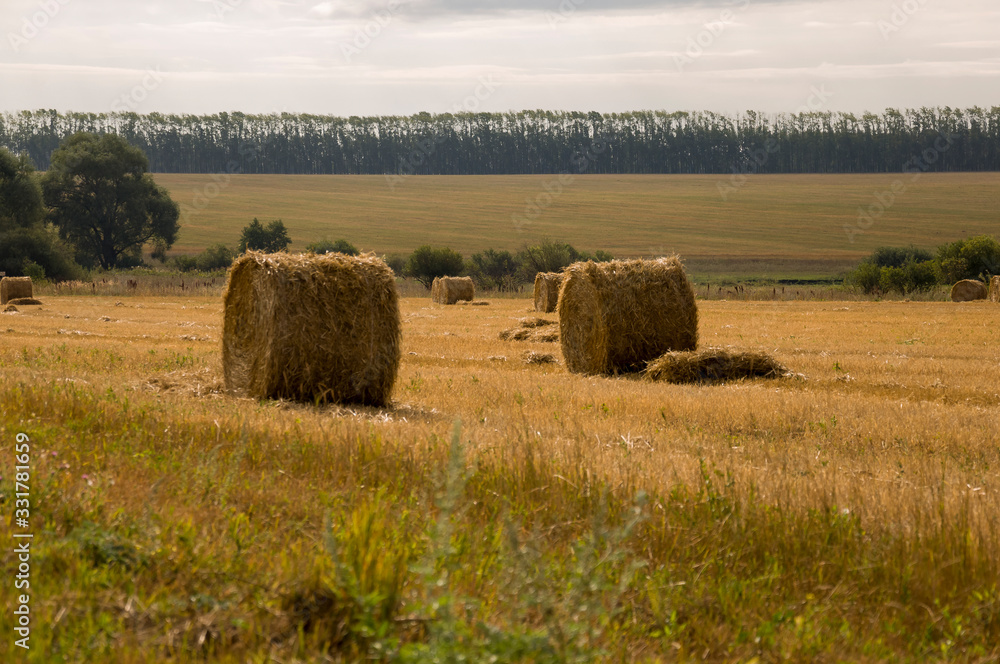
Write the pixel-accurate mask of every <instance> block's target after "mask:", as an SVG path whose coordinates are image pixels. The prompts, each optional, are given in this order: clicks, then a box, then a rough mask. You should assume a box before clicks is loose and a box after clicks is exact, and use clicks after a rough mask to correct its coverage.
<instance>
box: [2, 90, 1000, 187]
mask: <svg viewBox="0 0 1000 664" xmlns="http://www.w3.org/2000/svg"><path fill="white" fill-rule="evenodd" d="M77 132H92V133H98V134H115V135H118V136H120V137H122V138H124V139H125V140H126V141H127V142H128V143H129V144H131V145H133V146H135V147H137V148H139V149H140V150H141V151H142V152H144V153H145V154H146V155H147V157H148V158H149V163H150V170H151V171H153V172H162V173H248V174H277V173H282V174H368V175H372V174H374V175H387V176H397V177H404V176H407V175H413V174H421V175H430V174H440V175H457V174H483V175H491V174H541V173H561V172H567V171H572V172H583V170H585V172H587V173H607V174H630V173H636V174H642V173H664V174H707V173H712V174H719V173H745V174H750V173H885V172H901V171H905V170H906V169H907V168H908V167H909V165H910V164H913V163H914V160H919V163H920V168H921V169H922V170H926V171H934V172H954V171H996V170H1000V106H994V107H992V108H989V109H984V108H979V107H973V108H968V109H957V108H955V109H953V108H949V107H945V108H920V109H906V110H897V109H887V110H885V111H884V112H882V113H870V112H865V113H860V114H855V113H844V112H806V113H797V114H787V113H786V114H765V113H759V112H755V111H747V112H746V113H742V114H739V115H735V116H732V115H725V114H719V113H712V112H705V111H698V112H666V111H636V112H629V113H603V114H602V113H596V112H589V113H586V112H563V111H520V112H507V113H457V114H452V113H443V114H430V113H418V114H416V115H411V116H371V117H356V116H352V117H337V116H330V115H311V114H289V113H282V114H269V115H253V114H246V113H238V112H234V113H218V114H214V115H167V114H161V113H150V114H143V115H140V114H137V113H130V112H129V113H117V112H116V113H96V114H95V113H76V112H70V113H60V112H57V111H54V110H38V111H21V112H8V113H3V114H0V146H3V147H6V148H8V149H9V150H10V151H11V152H13V153H15V154H26V155H27V156H28V158H29V159H30V160H31V162H32V163H33V164H34V165H35V166H36V167H38V168H39V169H41V170H47V169H48V168H49V164H50V159H51V155H52V153H53V151H54V150H55V149H56V148H57V147H58V146H59V145H60V143H61V142H62V141H64V140H65V139H66V138H67V137H69V136H72V135H73V134H75V133H77ZM595 145H596V146H597V149H594V148H595ZM588 152H590V153H596V154H598V155H599V157H598V158H596V159H587V160H581V159H580V155H581V154H584V153H588ZM928 155H930V156H929V157H928Z"/></svg>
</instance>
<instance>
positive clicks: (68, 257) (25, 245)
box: [0, 224, 83, 281]
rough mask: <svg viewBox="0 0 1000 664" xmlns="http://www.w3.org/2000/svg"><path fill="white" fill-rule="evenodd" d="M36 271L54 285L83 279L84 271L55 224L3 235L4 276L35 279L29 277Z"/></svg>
mask: <svg viewBox="0 0 1000 664" xmlns="http://www.w3.org/2000/svg"><path fill="white" fill-rule="evenodd" d="M32 266H37V268H34V267H32ZM32 269H40V270H41V274H43V275H44V276H45V278H47V279H50V280H52V281H65V280H70V279H82V278H83V269H82V268H81V267H80V265H78V264H77V263H76V261H74V260H73V249H72V247H70V246H69V245H68V244H67V243H66V242H65V241H64V240H62V239H60V238H59V232H58V231H57V230H56V228H55V227H54V226H52V225H51V224H39V225H36V226H32V227H29V228H19V229H15V230H12V231H10V232H7V233H2V234H0V272H6V273H7V275H8V276H11V277H17V276H32V275H30V274H28V271H29V270H32Z"/></svg>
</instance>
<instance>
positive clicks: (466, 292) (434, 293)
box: [431, 277, 476, 304]
mask: <svg viewBox="0 0 1000 664" xmlns="http://www.w3.org/2000/svg"><path fill="white" fill-rule="evenodd" d="M474 299H476V285H475V284H474V283H472V278H471V277H438V278H437V279H435V280H434V281H433V282H432V283H431V301H432V302H437V303H438V304H455V303H456V302H458V301H459V300H466V301H468V302H472V301H473V300H474Z"/></svg>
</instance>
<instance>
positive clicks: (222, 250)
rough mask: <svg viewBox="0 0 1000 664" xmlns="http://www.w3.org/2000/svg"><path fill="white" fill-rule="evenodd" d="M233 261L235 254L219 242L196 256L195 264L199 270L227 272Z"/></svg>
mask: <svg viewBox="0 0 1000 664" xmlns="http://www.w3.org/2000/svg"><path fill="white" fill-rule="evenodd" d="M235 259H236V253H235V252H234V251H233V250H232V249H230V248H229V247H227V246H226V245H224V244H222V243H221V242H220V243H219V244H213V245H212V246H211V247H209V248H208V249H206V250H205V251H203V252H201V253H200V254H198V260H197V261H196V262H197V265H198V269H199V270H201V271H203V272H212V271H214V270H228V269H229V266H230V265H232V264H233V261H234V260H235Z"/></svg>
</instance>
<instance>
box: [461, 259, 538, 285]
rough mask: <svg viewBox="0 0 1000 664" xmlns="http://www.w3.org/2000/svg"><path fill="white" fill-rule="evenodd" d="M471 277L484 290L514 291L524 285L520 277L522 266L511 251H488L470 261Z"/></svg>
mask: <svg viewBox="0 0 1000 664" xmlns="http://www.w3.org/2000/svg"><path fill="white" fill-rule="evenodd" d="M469 263H470V264H469V266H468V270H469V276H471V277H472V278H473V280H474V281H475V282H476V285H477V286H478V287H479V288H482V289H483V290H498V291H514V290H517V288H518V286H520V284H522V283H524V282H523V280H522V279H521V278H519V277H518V273H519V272H521V270H520V268H521V264H520V263H519V262H518V260H517V258H515V257H514V255H513V254H511V253H510V252H509V251H496V250H494V249H487V250H486V251H483V252H481V253H478V254H473V255H472V258H471V259H469Z"/></svg>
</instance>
